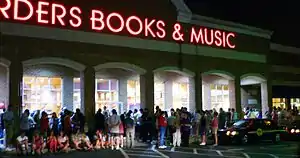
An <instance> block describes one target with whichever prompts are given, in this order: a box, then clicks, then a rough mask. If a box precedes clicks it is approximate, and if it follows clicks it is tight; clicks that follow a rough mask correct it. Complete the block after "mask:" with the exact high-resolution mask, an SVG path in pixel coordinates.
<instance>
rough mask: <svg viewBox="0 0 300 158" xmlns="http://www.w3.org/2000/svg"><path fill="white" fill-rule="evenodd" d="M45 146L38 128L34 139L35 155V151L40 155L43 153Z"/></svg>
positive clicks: (33, 149)
mask: <svg viewBox="0 0 300 158" xmlns="http://www.w3.org/2000/svg"><path fill="white" fill-rule="evenodd" d="M44 147H45V145H44V139H43V137H42V136H40V134H39V132H38V131H37V130H36V131H35V134H34V136H33V139H32V154H33V155H34V154H35V153H37V154H38V155H41V154H42V153H43V150H44Z"/></svg>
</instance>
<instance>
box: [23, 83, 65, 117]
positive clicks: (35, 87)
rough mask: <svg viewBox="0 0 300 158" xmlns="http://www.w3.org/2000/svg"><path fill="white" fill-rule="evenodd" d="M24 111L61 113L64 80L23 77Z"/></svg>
mask: <svg viewBox="0 0 300 158" xmlns="http://www.w3.org/2000/svg"><path fill="white" fill-rule="evenodd" d="M22 99H23V102H22V103H23V105H22V108H23V110H25V109H29V110H30V111H31V112H33V111H36V110H42V111H46V112H47V113H52V112H56V113H59V112H60V109H61V106H62V78H59V77H51V78H49V77H23V94H22Z"/></svg>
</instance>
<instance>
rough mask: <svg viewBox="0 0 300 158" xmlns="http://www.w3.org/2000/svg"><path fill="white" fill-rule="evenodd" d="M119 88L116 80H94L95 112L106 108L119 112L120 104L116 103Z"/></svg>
mask: <svg viewBox="0 0 300 158" xmlns="http://www.w3.org/2000/svg"><path fill="white" fill-rule="evenodd" d="M118 95H119V87H118V80H116V79H96V95H95V100H96V111H97V110H98V109H99V108H101V109H102V110H103V107H104V106H106V107H107V108H108V109H109V110H112V109H116V110H117V111H118V112H119V110H120V106H122V105H120V103H119V102H118V100H119V99H118V97H119V96H118Z"/></svg>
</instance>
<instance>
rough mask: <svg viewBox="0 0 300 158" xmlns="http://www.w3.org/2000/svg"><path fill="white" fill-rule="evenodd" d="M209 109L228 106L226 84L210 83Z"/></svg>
mask: <svg viewBox="0 0 300 158" xmlns="http://www.w3.org/2000/svg"><path fill="white" fill-rule="evenodd" d="M210 89H211V109H214V108H215V109H216V110H219V109H220V108H223V109H224V110H227V109H228V108H229V107H230V102H229V88H228V85H217V84H211V85H210Z"/></svg>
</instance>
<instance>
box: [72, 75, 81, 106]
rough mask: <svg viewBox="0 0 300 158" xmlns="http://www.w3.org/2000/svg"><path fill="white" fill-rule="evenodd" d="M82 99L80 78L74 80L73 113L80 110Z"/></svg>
mask: <svg viewBox="0 0 300 158" xmlns="http://www.w3.org/2000/svg"><path fill="white" fill-rule="evenodd" d="M80 106H81V98H80V78H74V79H73V111H76V109H80Z"/></svg>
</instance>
